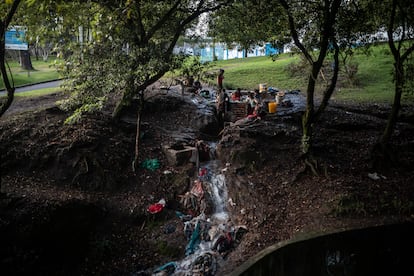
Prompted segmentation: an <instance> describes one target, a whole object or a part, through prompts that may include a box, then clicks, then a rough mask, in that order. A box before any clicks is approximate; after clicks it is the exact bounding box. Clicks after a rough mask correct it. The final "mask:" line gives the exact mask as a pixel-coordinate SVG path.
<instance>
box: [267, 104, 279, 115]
mask: <svg viewBox="0 0 414 276" xmlns="http://www.w3.org/2000/svg"><path fill="white" fill-rule="evenodd" d="M268 108H269V113H276V109H277V103H276V102H269V104H268Z"/></svg>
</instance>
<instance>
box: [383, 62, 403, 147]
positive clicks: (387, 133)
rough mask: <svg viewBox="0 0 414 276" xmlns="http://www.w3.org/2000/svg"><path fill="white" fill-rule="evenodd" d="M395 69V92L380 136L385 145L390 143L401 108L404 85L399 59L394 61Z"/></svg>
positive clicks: (401, 65)
mask: <svg viewBox="0 0 414 276" xmlns="http://www.w3.org/2000/svg"><path fill="white" fill-rule="evenodd" d="M394 70H395V93H394V101H393V104H392V109H391V113H390V115H389V117H388V121H387V125H386V127H385V129H384V132H383V134H382V136H381V139H380V143H381V144H382V145H383V146H385V145H387V144H389V143H390V141H391V136H392V133H393V132H394V129H395V125H396V124H397V119H398V113H399V111H400V108H401V96H402V92H403V86H404V66H403V64H402V63H401V62H400V61H396V63H395V64H394Z"/></svg>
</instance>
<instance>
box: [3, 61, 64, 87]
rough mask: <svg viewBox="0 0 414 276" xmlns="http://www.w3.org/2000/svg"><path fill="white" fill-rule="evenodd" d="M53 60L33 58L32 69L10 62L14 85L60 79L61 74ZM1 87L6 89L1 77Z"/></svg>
mask: <svg viewBox="0 0 414 276" xmlns="http://www.w3.org/2000/svg"><path fill="white" fill-rule="evenodd" d="M51 62H53V61H52V60H49V61H42V60H38V61H36V60H32V65H33V68H34V70H31V71H27V70H23V69H22V68H21V66H20V65H19V63H18V62H9V66H10V69H11V71H12V74H13V80H14V85H15V86H16V87H19V86H22V85H26V84H31V83H39V82H44V81H50V80H56V79H59V78H60V75H59V73H58V72H57V71H56V69H55V67H54V66H53V65H52V63H51ZM10 80H11V78H10ZM0 89H4V84H3V79H2V78H1V79H0Z"/></svg>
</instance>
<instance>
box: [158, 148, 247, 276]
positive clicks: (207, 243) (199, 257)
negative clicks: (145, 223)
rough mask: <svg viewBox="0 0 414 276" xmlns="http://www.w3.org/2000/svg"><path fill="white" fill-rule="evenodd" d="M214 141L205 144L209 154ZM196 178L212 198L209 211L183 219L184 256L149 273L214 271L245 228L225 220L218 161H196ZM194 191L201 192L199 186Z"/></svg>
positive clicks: (224, 188) (225, 195)
mask: <svg viewBox="0 0 414 276" xmlns="http://www.w3.org/2000/svg"><path fill="white" fill-rule="evenodd" d="M215 145H216V144H215V143H211V144H209V146H210V149H211V155H210V156H214V152H215ZM198 178H199V180H201V182H202V187H203V190H204V191H203V193H204V194H205V195H208V197H209V199H210V201H211V202H212V206H211V207H212V212H211V215H210V216H209V217H207V216H206V215H205V213H204V212H201V213H200V214H199V216H197V217H193V218H191V219H188V220H187V221H184V232H185V234H186V236H187V239H188V244H187V247H186V257H185V258H184V259H183V260H180V261H175V262H170V263H167V264H165V265H163V266H161V267H159V268H158V269H156V270H155V271H154V273H153V275H194V274H196V275H215V273H216V270H217V269H218V267H219V266H220V263H222V262H223V257H224V256H225V255H226V253H228V252H229V251H230V250H231V248H232V246H234V245H235V244H236V243H237V242H239V239H240V235H241V234H242V233H243V231H245V230H246V228H245V227H234V226H233V225H232V223H231V222H230V220H229V215H228V212H227V202H228V193H227V186H226V180H225V176H224V174H223V167H222V165H221V162H220V161H219V160H215V159H212V160H210V161H207V162H202V163H200V173H199V177H198ZM197 192H199V193H201V191H200V189H199V188H197ZM183 217H184V216H183ZM240 230H243V231H240Z"/></svg>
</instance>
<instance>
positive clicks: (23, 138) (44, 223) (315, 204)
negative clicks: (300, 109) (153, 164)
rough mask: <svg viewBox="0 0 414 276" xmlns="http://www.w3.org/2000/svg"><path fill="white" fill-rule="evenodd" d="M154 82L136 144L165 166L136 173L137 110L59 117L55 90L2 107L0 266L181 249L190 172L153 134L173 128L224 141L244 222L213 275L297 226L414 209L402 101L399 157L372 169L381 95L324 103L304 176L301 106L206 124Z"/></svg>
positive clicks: (26, 268) (135, 261) (32, 267)
mask: <svg viewBox="0 0 414 276" xmlns="http://www.w3.org/2000/svg"><path fill="white" fill-rule="evenodd" d="M155 94H157V93H155ZM161 94H162V95H161V97H157V96H155V97H153V98H152V100H151V102H152V104H150V105H149V107H148V109H147V110H146V113H145V115H144V118H143V127H142V133H143V134H142V144H141V148H140V161H144V160H145V159H148V158H151V159H157V160H159V162H160V167H159V168H158V169H156V170H154V171H151V170H148V169H144V168H141V169H140V170H139V171H137V172H136V173H134V172H133V171H132V169H131V161H132V158H133V152H134V141H135V110H134V109H131V110H130V111H129V113H128V114H125V116H124V120H122V121H121V122H119V123H114V122H113V121H112V120H111V116H110V113H109V112H103V113H97V114H91V115H88V116H87V117H85V118H84V119H83V120H82V121H81V122H79V123H78V124H76V125H71V126H67V125H64V124H63V121H64V119H65V118H66V116H67V114H65V113H64V112H63V111H61V110H59V109H58V108H57V107H55V106H54V101H55V100H56V99H59V98H60V97H62V95H53V96H47V97H40V98H37V99H36V100H33V99H32V100H26V101H25V100H23V101H20V102H19V101H17V102H15V103H14V104H13V106H12V108H11V109H10V110H9V111H8V113H7V114H6V115H5V116H3V117H2V118H1V119H0V129H1V138H0V142H1V144H0V147H1V172H2V187H1V191H2V192H3V195H2V198H1V200H0V231H1V235H0V239H1V240H0V243H1V244H2V246H1V248H0V266H1V267H2V271H4V272H5V273H6V274H28V273H30V274H31V275H33V274H39V275H45V274H48V275H53V274H60V275H74V274H86V275H90V274H101V275H131V274H132V273H138V272H140V273H144V272H145V271H150V270H151V269H153V268H155V267H157V266H159V265H161V264H163V263H166V262H169V261H172V260H177V259H180V258H182V257H183V256H184V249H185V246H186V242H187V241H186V240H185V236H184V233H183V229H182V223H181V221H180V220H179V219H177V217H176V215H175V210H177V209H179V208H180V204H179V195H182V194H183V193H185V191H187V190H188V188H189V186H190V183H191V181H192V180H193V179H194V177H195V173H196V171H195V169H194V168H193V166H192V165H191V164H187V165H183V166H169V165H168V163H167V160H166V158H165V155H164V154H163V152H162V146H163V145H166V144H168V145H171V144H174V143H176V142H177V141H180V143H188V144H190V145H191V144H194V143H195V140H196V139H201V138H202V139H206V138H209V139H217V141H219V140H221V142H220V143H219V154H218V156H219V157H220V158H221V159H222V161H223V164H226V163H228V169H227V171H226V178H227V186H228V189H229V197H230V198H231V199H232V203H233V204H231V205H229V207H228V208H229V211H230V212H231V215H232V221H233V223H234V224H238V225H245V226H246V227H247V229H248V232H247V233H246V234H245V235H244V236H243V239H242V241H241V243H240V244H239V245H238V246H237V247H236V248H234V249H233V250H231V251H230V252H229V253H228V255H227V258H226V262H225V264H224V265H222V266H221V268H220V269H219V271H218V272H217V275H225V274H227V273H229V272H231V271H232V270H233V269H234V268H235V267H237V266H238V265H240V264H241V263H242V262H243V261H245V260H247V259H248V258H249V257H251V256H252V255H254V254H255V253H257V252H259V251H260V250H261V249H263V248H265V247H266V246H269V245H271V244H273V243H275V242H278V241H281V240H284V239H288V238H291V237H293V236H296V235H298V234H301V233H307V232H317V231H331V230H335V229H347V228H351V227H362V226H364V225H376V224H382V223H390V222H395V221H407V220H412V219H413V214H414V213H413V212H414V185H413V183H414V176H413V175H412V168H413V167H414V125H413V119H412V118H413V114H414V113H413V110H412V109H411V110H410V109H409V108H404V110H403V115H402V117H401V122H400V123H399V124H398V126H397V129H396V131H395V135H394V137H393V150H394V152H395V153H396V157H397V158H396V161H398V162H396V163H395V164H393V166H390V167H388V168H387V170H384V171H373V170H372V168H371V163H370V160H371V159H370V149H371V147H372V145H373V143H374V142H375V141H376V139H378V137H379V135H380V134H381V132H382V130H383V128H384V126H385V118H386V115H387V113H388V111H389V107H387V106H378V105H373V106H359V105H352V106H351V105H345V104H340V103H332V105H331V107H329V108H328V110H327V112H326V114H325V115H324V116H323V118H322V119H321V122H320V124H318V125H317V126H316V127H315V155H316V157H317V158H318V160H319V163H318V165H319V168H320V172H321V174H320V176H312V175H309V174H306V175H301V174H300V172H301V171H302V170H303V162H302V160H301V159H300V157H299V143H300V128H298V126H300V120H299V119H298V118H291V119H290V121H289V122H286V123H289V124H292V127H291V128H290V130H289V131H285V130H286V129H283V130H281V129H277V128H274V129H273V131H271V130H270V129H269V126H270V127H271V126H276V125H277V124H278V123H280V122H281V121H283V120H282V119H281V118H278V117H277V116H268V117H265V118H263V119H262V120H261V121H258V122H256V123H254V124H253V125H249V126H242V127H236V126H230V127H228V128H226V129H225V130H224V131H223V132H221V133H220V136H217V137H214V135H213V133H212V132H210V133H209V135H208V136H207V135H202V134H201V133H200V131H199V130H200V128H199V126H198V125H197V121H200V120H203V119H202V117H200V116H204V115H200V114H199V113H198V112H199V111H197V109H199V108H200V106H197V105H191V104H190V102H189V101H186V102H183V101H181V100H180V99H179V98H177V97H171V98H170V97H168V96H167V95H165V92H161ZM27 106H30V110H29V111H27ZM35 107H37V108H35ZM23 109H24V112H23V113H22V111H23ZM195 118H196V119H195ZM203 118H204V117H203ZM177 130H178V132H179V134H177ZM165 171H170V172H172V175H170V174H168V175H167V174H165V173H164V172H165ZM370 176H371V177H370ZM375 176H377V177H375ZM161 198H165V199H166V200H167V206H166V209H164V211H163V212H162V214H161V215H157V216H152V215H150V214H149V213H148V212H147V208H148V206H149V205H150V204H152V203H154V202H157V201H158V200H159V199H161ZM167 226H170V229H172V228H174V229H175V231H174V232H172V233H171V232H170V231H165V229H166V227H167ZM171 226H174V227H172V228H171Z"/></svg>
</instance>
